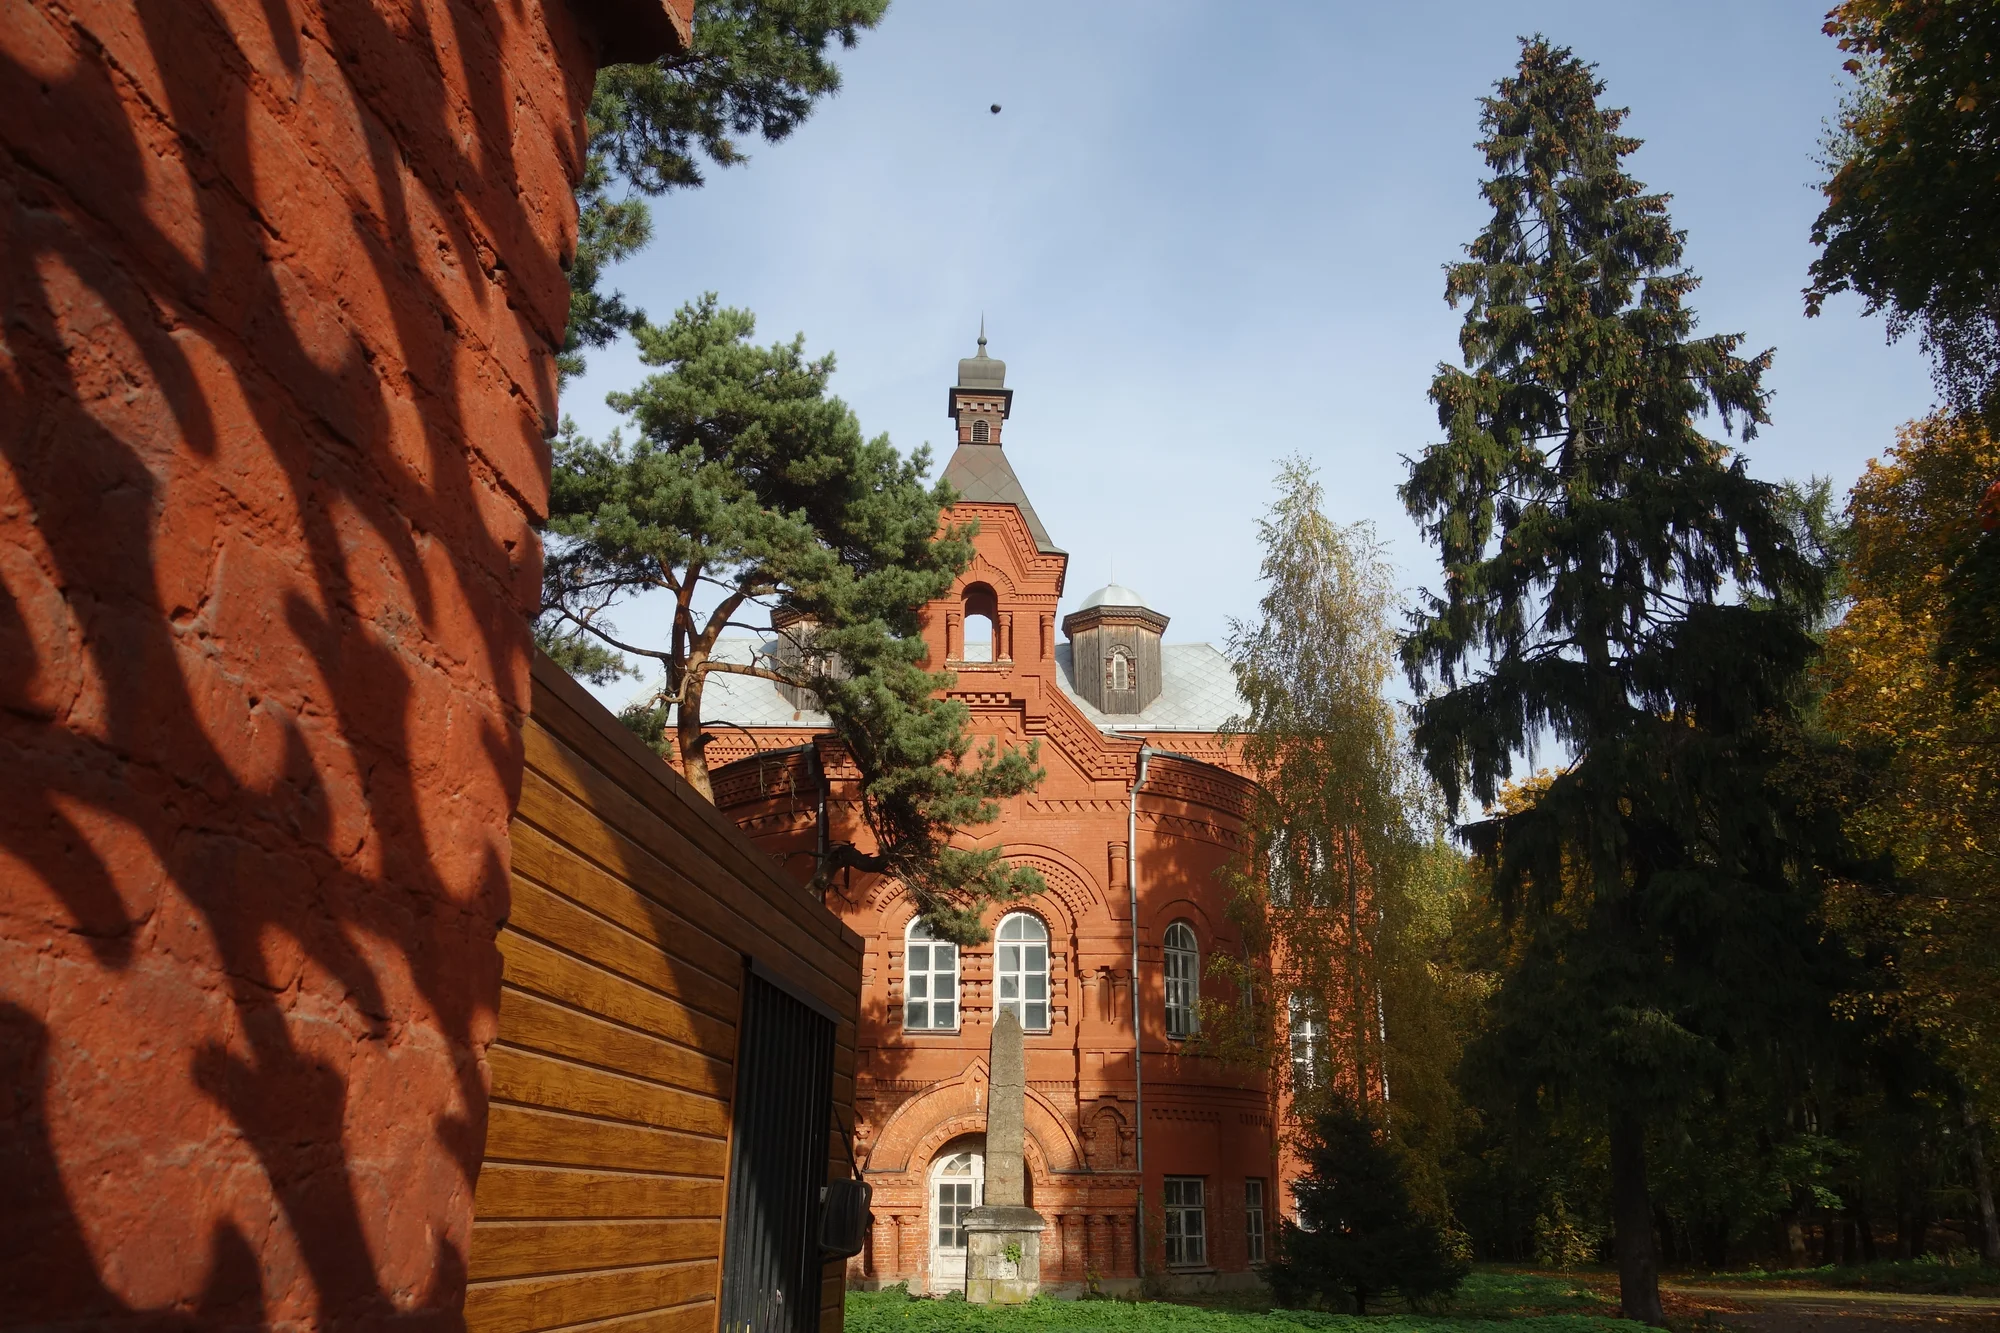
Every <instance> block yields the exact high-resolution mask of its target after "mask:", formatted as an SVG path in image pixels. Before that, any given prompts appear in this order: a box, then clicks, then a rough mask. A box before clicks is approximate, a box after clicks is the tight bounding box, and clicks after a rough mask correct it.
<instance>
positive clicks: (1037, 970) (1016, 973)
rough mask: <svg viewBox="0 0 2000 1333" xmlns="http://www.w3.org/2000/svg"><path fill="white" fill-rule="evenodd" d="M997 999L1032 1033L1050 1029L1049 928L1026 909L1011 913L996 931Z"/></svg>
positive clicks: (994, 960)
mask: <svg viewBox="0 0 2000 1333" xmlns="http://www.w3.org/2000/svg"><path fill="white" fill-rule="evenodd" d="M993 941H994V942H993V982H994V992H993V994H994V998H995V999H996V1000H997V1001H998V1007H999V1008H1001V1009H1011V1010H1013V1011H1014V1017H1016V1018H1018V1019H1020V1020H1021V1026H1022V1028H1023V1029H1025V1030H1026V1031H1029V1032H1047V1031H1048V1030H1049V928H1048V927H1047V926H1045V925H1043V924H1042V919H1041V918H1040V917H1037V916H1030V915H1029V914H1028V913H1026V912H1013V913H1010V914H1009V915H1008V916H1007V917H1006V918H1005V919H1004V920H1003V921H1001V923H1000V929H998V930H996V931H994V932H993Z"/></svg>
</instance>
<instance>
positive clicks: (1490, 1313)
mask: <svg viewBox="0 0 2000 1333" xmlns="http://www.w3.org/2000/svg"><path fill="white" fill-rule="evenodd" d="M1219 1300H1220V1301H1222V1302H1226V1303H1227V1306H1230V1307H1240V1305H1241V1302H1240V1301H1237V1300H1232V1299H1230V1298H1228V1297H1221V1298H1219ZM1598 1304H1599V1303H1598V1301H1597V1298H1595V1297H1592V1296H1590V1295H1589V1294H1588V1293H1587V1292H1583V1291H1582V1289H1581V1288H1572V1284H1570V1283H1567V1282H1563V1281H1561V1280H1559V1279H1553V1278H1539V1277H1530V1276H1527V1275H1525V1274H1512V1273H1506V1274H1496V1273H1487V1272H1480V1273H1475V1274H1473V1276H1472V1277H1471V1278H1470V1279H1468V1280H1467V1282H1466V1287H1465V1289H1464V1290H1462V1291H1461V1292H1460V1295H1459V1298H1458V1299H1457V1300H1456V1301H1455V1302H1454V1304H1453V1308H1452V1309H1451V1310H1450V1311H1449V1312H1447V1313H1442V1314H1383V1315H1370V1316H1368V1317H1366V1318H1361V1317H1359V1316H1356V1315H1341V1314H1324V1313H1321V1312H1319V1311H1312V1310H1270V1311H1262V1312H1259V1311H1255V1310H1247V1309H1242V1308H1222V1309H1215V1308H1209V1307H1206V1306H1200V1305H1192V1304H1186V1303H1183V1302H1181V1301H1055V1300H1049V1299H1048V1298H1046V1297H1042V1298H1038V1299H1036V1300H1033V1301H1030V1302H1029V1303H1028V1304H1026V1305H1016V1306H980V1305H968V1304H966V1303H965V1302H964V1301H962V1300H924V1299H913V1298H912V1297H911V1296H910V1295H909V1294H908V1293H907V1292H905V1291H903V1290H902V1289H900V1288H895V1287H892V1288H890V1289H889V1290H887V1291H850V1292H849V1293H847V1326H846V1333H973V1331H974V1330H978V1331H979V1333H985V1331H986V1330H992V1333H1155V1330H1157V1331H1158V1333H1301V1331H1302V1330H1314V1331H1315V1333H1318V1331H1319V1330H1325V1331H1326V1333H1500V1330H1501V1328H1502V1325H1499V1324H1496V1323H1495V1320H1496V1319H1498V1320H1504V1321H1505V1323H1504V1330H1505V1333H1638V1331H1639V1330H1641V1329H1642V1327H1643V1326H1642V1325H1639V1324H1633V1323H1628V1322H1626V1321H1625V1320H1622V1319H1607V1318H1603V1317H1601V1316H1597V1315H1589V1314H1582V1313H1548V1312H1547V1311H1550V1310H1551V1309H1554V1310H1564V1309H1574V1308H1576V1307H1580V1306H1586V1305H1598ZM1599 1308H1601V1306H1599Z"/></svg>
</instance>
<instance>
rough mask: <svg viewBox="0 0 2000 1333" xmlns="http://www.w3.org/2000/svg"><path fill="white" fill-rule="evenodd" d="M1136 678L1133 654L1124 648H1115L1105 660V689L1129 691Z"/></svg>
mask: <svg viewBox="0 0 2000 1333" xmlns="http://www.w3.org/2000/svg"><path fill="white" fill-rule="evenodd" d="M1134 680H1135V677H1134V673H1133V671H1132V654H1131V653H1130V652H1129V651H1127V650H1126V649H1124V648H1113V649H1112V650H1111V653H1110V655H1109V656H1108V657H1106V658H1105V659H1104V688H1105V689H1107V690H1119V691H1123V690H1129V689H1131V688H1132V687H1133V683H1134Z"/></svg>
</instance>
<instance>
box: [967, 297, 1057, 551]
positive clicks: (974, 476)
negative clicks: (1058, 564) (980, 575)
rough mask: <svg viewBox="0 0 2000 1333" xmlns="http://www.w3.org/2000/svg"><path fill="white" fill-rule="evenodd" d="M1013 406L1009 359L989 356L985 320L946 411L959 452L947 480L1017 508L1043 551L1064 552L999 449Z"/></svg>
mask: <svg viewBox="0 0 2000 1333" xmlns="http://www.w3.org/2000/svg"><path fill="white" fill-rule="evenodd" d="M1013 410H1014V391H1013V390H1012V389H1010V388H1008V387H1007V363H1006V362H1005V361H1002V360H1000V359H999V358H998V357H993V356H988V355H986V321H984V320H981V321H980V323H979V351H978V353H977V354H976V355H973V356H968V357H964V358H962V359H961V360H960V361H959V363H958V383H956V384H954V385H952V386H951V394H950V397H949V399H948V400H947V403H946V412H947V413H948V414H949V415H950V417H951V419H952V421H953V422H954V423H955V424H956V425H957V426H958V450H957V452H955V453H954V454H952V456H951V461H950V462H949V463H947V464H946V465H945V469H944V479H945V480H946V481H948V482H950V483H951V485H952V488H953V489H954V490H956V491H957V492H958V498H959V499H960V500H963V501H966V502H968V503H971V504H1003V505H1015V506H1018V507H1019V509H1020V511H1021V517H1022V518H1023V519H1024V520H1026V522H1027V524H1028V531H1029V533H1030V534H1032V535H1033V536H1034V539H1035V549H1036V550H1038V551H1040V552H1042V553H1043V554H1044V555H1061V554H1063V550H1062V548H1061V547H1060V546H1057V545H1056V544H1055V543H1054V542H1053V541H1051V540H1049V530H1048V529H1047V528H1045V527H1043V526H1042V520H1041V519H1040V518H1038V517H1036V515H1035V507H1034V506H1033V505H1031V504H1029V503H1028V493H1027V492H1026V491H1024V490H1022V489H1021V479H1020V478H1019V477H1016V476H1015V475H1014V469H1013V468H1012V467H1011V466H1010V465H1009V464H1008V462H1007V455H1006V454H1004V453H1002V452H1001V451H1000V429H1001V427H1002V426H1003V425H1005V424H1006V421H1007V418H1008V417H1009V416H1010V415H1011V414H1012V413H1013Z"/></svg>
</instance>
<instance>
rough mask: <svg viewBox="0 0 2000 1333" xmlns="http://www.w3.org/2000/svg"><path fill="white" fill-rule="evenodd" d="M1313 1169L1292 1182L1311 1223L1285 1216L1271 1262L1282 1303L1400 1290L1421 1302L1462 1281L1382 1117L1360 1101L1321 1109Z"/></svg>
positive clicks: (1357, 1304)
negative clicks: (1413, 1192)
mask: <svg viewBox="0 0 2000 1333" xmlns="http://www.w3.org/2000/svg"><path fill="white" fill-rule="evenodd" d="M1304 1137H1305V1142H1304V1143H1303V1145H1302V1149H1303V1152H1302V1156H1303V1157H1304V1159H1305V1166H1306V1170H1305V1174H1304V1175H1302V1176H1301V1177H1299V1179H1298V1180H1297V1181H1296V1182H1295V1183H1294V1184H1293V1186H1292V1197H1293V1198H1294V1199H1296V1200H1297V1201H1298V1206H1299V1215H1300V1217H1301V1218H1302V1219H1303V1220H1304V1223H1305V1225H1304V1226H1298V1225H1295V1224H1294V1223H1293V1222H1292V1221H1291V1220H1290V1219H1286V1220H1284V1221H1283V1222H1281V1223H1280V1224H1279V1228H1278V1245H1277V1252H1276V1254H1275V1255H1274V1256H1273V1258H1272V1260H1271V1262H1270V1263H1269V1264H1267V1265H1266V1266H1265V1276H1266V1277H1267V1278H1268V1279H1269V1281H1270V1283H1271V1292H1272V1295H1273V1296H1274V1297H1276V1299H1277V1301H1278V1303H1279V1304H1281V1305H1292V1306H1296V1305H1300V1304H1304V1303H1306V1302H1309V1301H1316V1302H1319V1303H1321V1304H1326V1305H1351V1306H1353V1308H1354V1313H1356V1314H1367V1313H1368V1302H1369V1301H1370V1300H1371V1299H1373V1298H1375V1297H1378V1296H1383V1295H1387V1294H1388V1293H1391V1292H1394V1293H1396V1294H1397V1295H1399V1296H1401V1297H1403V1299H1404V1300H1406V1301H1417V1302H1422V1301H1426V1300H1430V1299H1432V1298H1435V1297H1438V1296H1442V1295H1445V1294H1446V1293H1448V1292H1451V1291H1453V1290H1455V1289H1456V1288H1457V1286H1458V1284H1459V1283H1460V1282H1462V1281H1464V1280H1465V1275H1466V1272H1467V1271H1468V1269H1467V1266H1466V1264H1465V1263H1464V1262H1462V1261H1461V1260H1459V1259H1458V1258H1456V1257H1455V1256H1453V1254H1452V1253H1451V1250H1450V1248H1449V1246H1448V1245H1447V1244H1446V1242H1445V1236H1444V1230H1443V1228H1442V1227H1440V1226H1439V1225H1438V1224H1437V1222H1436V1221H1435V1220H1434V1219H1432V1218H1429V1217H1426V1216H1424V1215H1423V1214H1422V1213H1421V1212H1420V1211H1418V1209H1417V1208H1416V1206H1415V1204H1414V1203H1413V1202H1412V1201H1411V1198H1410V1181H1409V1168H1408V1165H1407V1163H1406V1162H1405V1161H1404V1160H1403V1158H1402V1157H1401V1156H1400V1155H1399V1154H1398V1153H1397V1151H1396V1149H1395V1148H1394V1147H1393V1146H1392V1145H1391V1144H1390V1143H1389V1141H1388V1138H1387V1136H1386V1135H1385V1134H1384V1133H1383V1132H1382V1131H1381V1130H1380V1129H1379V1128H1378V1127H1377V1126H1376V1125H1375V1123H1374V1122H1373V1121H1372V1120H1371V1119H1370V1118H1369V1117H1368V1116H1365V1115H1363V1114H1362V1113H1361V1112H1359V1111H1357V1110H1355V1109H1354V1108H1353V1107H1351V1106H1346V1105H1336V1106H1334V1107H1332V1108H1331V1109H1329V1110H1326V1111H1322V1112H1321V1113H1320V1114H1318V1115H1317V1116H1315V1117H1313V1119H1312V1122H1311V1125H1310V1127H1309V1129H1308V1131H1307V1133H1306V1135H1305V1136H1304Z"/></svg>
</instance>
